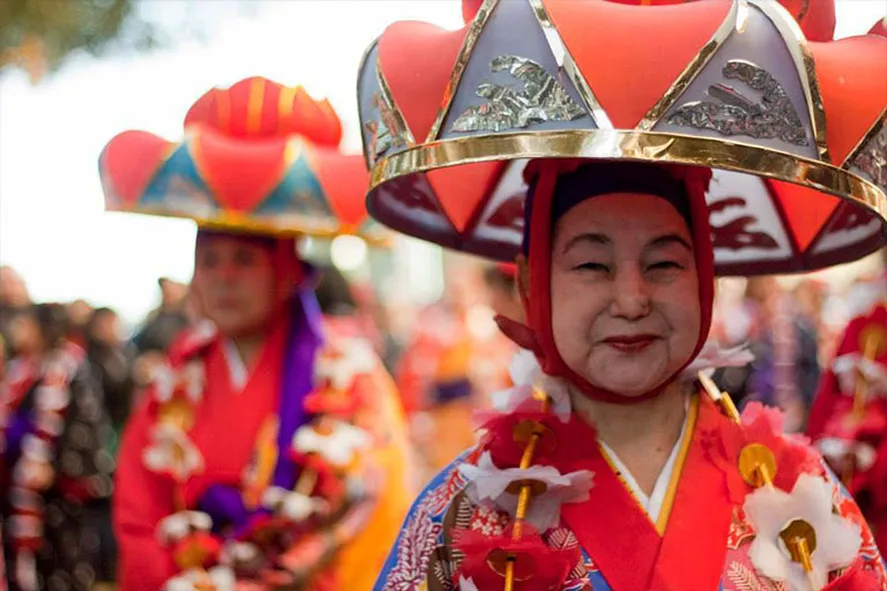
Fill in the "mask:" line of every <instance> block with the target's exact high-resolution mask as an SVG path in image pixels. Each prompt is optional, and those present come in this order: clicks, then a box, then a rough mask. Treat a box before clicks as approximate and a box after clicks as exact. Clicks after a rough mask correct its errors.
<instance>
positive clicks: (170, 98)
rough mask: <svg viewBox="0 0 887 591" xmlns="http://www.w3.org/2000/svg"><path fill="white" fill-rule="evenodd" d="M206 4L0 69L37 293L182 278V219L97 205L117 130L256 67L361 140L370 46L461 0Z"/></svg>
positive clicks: (19, 212)
mask: <svg viewBox="0 0 887 591" xmlns="http://www.w3.org/2000/svg"><path fill="white" fill-rule="evenodd" d="M506 1H507V0H506ZM201 4H202V6H201V8H200V10H199V18H201V19H202V20H201V25H202V27H203V30H204V31H205V33H206V34H205V35H204V37H203V39H202V40H193V39H191V40H186V41H183V42H180V43H177V44H176V45H175V46H174V47H172V48H169V49H163V50H157V51H152V52H150V53H147V54H129V53H127V54H121V55H116V56H111V57H105V58H102V59H93V58H88V57H78V58H75V59H73V60H71V61H70V62H69V63H68V64H67V65H66V66H65V67H63V68H62V70H60V71H59V72H58V73H56V74H53V75H52V76H50V77H48V78H47V79H46V80H45V81H43V82H42V83H40V84H39V85H37V86H32V85H31V84H30V83H29V82H28V79H27V77H26V76H25V75H24V74H22V73H20V72H16V71H11V72H7V73H4V74H3V75H2V76H0V264H9V265H12V266H13V267H14V268H16V269H17V270H18V271H19V272H20V273H21V274H22V275H23V276H24V278H25V280H26V282H27V283H28V286H29V289H30V290H31V294H32V296H33V297H34V298H35V299H36V300H38V301H69V300H71V299H74V298H78V297H82V298H84V299H86V300H87V301H89V302H91V303H93V304H94V305H110V306H112V307H114V308H115V309H117V310H118V311H120V312H121V313H122V315H123V316H124V317H125V318H127V319H129V320H130V321H132V320H135V319H138V318H139V317H141V316H142V315H144V314H145V313H146V312H147V311H148V310H150V308H151V307H153V305H154V304H155V303H156V297H157V290H156V280H157V278H158V277H160V276H168V277H172V278H174V279H178V280H181V281H187V280H188V279H189V278H190V275H191V271H192V253H193V243H194V227H193V225H192V224H191V223H190V222H188V221H184V220H168V219H156V218H150V217H146V216H135V215H131V214H120V213H104V212H103V211H102V193H101V186H100V183H99V177H98V174H97V159H98V155H99V153H100V152H101V150H102V148H103V147H104V145H105V144H106V143H107V141H108V140H110V139H111V138H112V137H113V136H114V135H115V134H117V133H119V132H121V131H123V130H125V129H143V130H148V131H151V132H153V133H155V134H157V135H160V136H163V137H166V138H168V139H176V138H179V137H180V136H181V132H182V127H181V125H182V119H183V117H184V114H185V112H186V111H187V110H188V108H189V107H190V106H191V104H193V102H194V101H195V100H196V99H197V98H198V97H199V96H200V95H202V94H203V93H204V92H206V91H207V90H208V89H210V88H211V87H213V86H228V85H230V84H232V83H234V82H236V81H237V80H240V79H242V78H246V77H248V76H254V75H260V76H265V77H267V78H271V79H273V80H276V81H278V82H281V83H283V84H287V85H290V86H293V85H297V84H301V85H303V86H305V87H306V89H307V90H308V91H309V92H310V93H311V94H312V95H313V96H314V97H315V98H323V97H327V98H329V99H330V101H331V103H332V104H333V106H334V107H335V109H336V110H337V112H338V113H339V116H340V118H341V119H342V121H343V126H344V129H345V140H344V144H343V146H344V147H345V148H347V149H350V150H353V151H359V150H360V137H359V134H358V130H357V127H358V123H357V112H356V111H357V107H356V97H355V84H356V83H355V80H356V74H357V67H358V64H359V61H360V58H361V56H362V54H363V51H364V49H365V48H366V47H367V45H369V43H370V42H371V41H372V40H373V39H374V38H375V37H376V36H377V35H378V34H379V33H381V31H382V30H384V28H385V26H386V25H387V24H389V23H391V22H393V21H396V20H422V21H427V22H432V23H435V24H438V25H440V26H442V27H445V28H449V29H454V28H457V27H460V26H461V25H462V15H461V6H460V2H459V1H458V0H393V1H384V2H382V1H375V0H350V1H349V0H271V1H267V2H266V1H259V0H255V5H256V6H254V7H252V8H251V10H250V11H249V13H248V14H247V15H243V14H240V13H238V11H237V10H233V9H232V8H231V5H227V3H226V2H223V1H221V0H214V1H213V2H212V3H205V4H203V3H201ZM148 6H149V8H150V9H151V10H152V11H159V12H157V13H156V14H155V15H154V16H158V15H159V17H160V18H161V19H162V18H164V15H167V16H169V17H170V18H172V17H178V18H181V15H182V14H187V12H186V10H187V3H185V2H180V1H177V0H163V1H162V2H161V1H160V0H155V1H152V2H149V3H148ZM210 7H213V8H212V9H210ZM216 7H217V8H216ZM837 10H838V30H837V36H838V37H844V36H848V35H852V34H859V33H864V32H865V31H867V30H868V29H869V28H870V27H871V26H872V24H874V22H875V21H876V20H877V19H878V18H881V17H884V16H885V15H887V3H884V2H882V1H881V0H838V1H837ZM424 248H425V250H423V247H421V246H417V245H415V244H413V245H411V246H410V247H409V248H408V249H406V250H405V252H406V254H405V256H406V257H407V259H405V260H406V261H407V262H408V264H411V265H412V267H413V269H416V268H421V267H422V261H423V260H427V257H428V256H430V255H429V254H428V253H429V252H430V251H429V250H427V247H424Z"/></svg>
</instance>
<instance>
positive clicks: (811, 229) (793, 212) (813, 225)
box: [767, 180, 839, 252]
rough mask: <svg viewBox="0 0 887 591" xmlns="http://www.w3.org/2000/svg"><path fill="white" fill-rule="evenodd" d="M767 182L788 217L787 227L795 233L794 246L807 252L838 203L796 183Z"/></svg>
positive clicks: (771, 192)
mask: <svg viewBox="0 0 887 591" xmlns="http://www.w3.org/2000/svg"><path fill="white" fill-rule="evenodd" d="M767 182H768V183H769V184H770V194H771V195H773V196H774V199H776V200H778V204H777V205H778V207H779V208H780V209H781V210H782V212H783V214H784V215H785V217H786V222H787V224H786V226H787V227H788V228H789V229H790V231H791V232H792V233H793V234H794V237H795V244H797V245H798V248H800V250H801V251H802V252H803V251H805V250H806V249H807V247H808V246H810V243H811V242H812V241H813V239H814V238H816V236H817V235H818V234H819V233H820V231H821V230H822V227H823V226H824V225H825V223H826V222H827V221H828V219H829V216H831V215H832V212H834V211H835V208H836V207H837V206H838V203H839V202H838V201H836V200H834V199H828V198H824V197H823V196H822V194H821V193H819V192H818V191H815V190H813V189H810V188H807V187H802V186H800V185H796V184H794V183H785V182H782V181H772V180H771V181H767Z"/></svg>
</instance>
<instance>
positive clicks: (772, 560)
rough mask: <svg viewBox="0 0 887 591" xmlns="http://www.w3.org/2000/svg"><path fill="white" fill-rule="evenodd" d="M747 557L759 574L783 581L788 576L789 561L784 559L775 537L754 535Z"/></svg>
mask: <svg viewBox="0 0 887 591" xmlns="http://www.w3.org/2000/svg"><path fill="white" fill-rule="evenodd" d="M748 557H749V559H750V560H751V562H752V564H753V565H754V567H755V570H757V571H758V572H759V573H760V574H762V575H764V576H765V577H768V578H771V579H773V580H775V581H785V580H787V579H788V577H789V565H790V564H791V561H787V560H786V559H785V555H784V554H783V550H782V548H780V546H779V544H777V543H776V539H775V538H764V537H763V536H761V535H757V536H755V539H754V540H753V541H752V543H751V546H749V549H748Z"/></svg>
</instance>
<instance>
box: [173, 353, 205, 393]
mask: <svg viewBox="0 0 887 591" xmlns="http://www.w3.org/2000/svg"><path fill="white" fill-rule="evenodd" d="M179 379H180V380H181V383H182V385H183V386H184V389H185V394H186V395H187V396H188V399H189V400H191V402H194V403H197V402H200V401H201V400H202V399H203V390H204V385H205V381H206V378H205V371H204V367H203V362H202V361H201V360H199V359H195V360H194V361H189V362H188V363H187V364H185V367H183V368H182V370H181V373H180V375H179Z"/></svg>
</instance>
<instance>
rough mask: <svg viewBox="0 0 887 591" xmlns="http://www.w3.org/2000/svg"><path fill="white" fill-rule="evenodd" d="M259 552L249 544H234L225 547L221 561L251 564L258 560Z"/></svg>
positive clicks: (254, 546) (253, 545) (256, 547)
mask: <svg viewBox="0 0 887 591" xmlns="http://www.w3.org/2000/svg"><path fill="white" fill-rule="evenodd" d="M260 554H261V550H259V547H258V546H256V545H255V544H253V543H251V542H234V543H232V544H230V545H228V546H226V547H225V551H224V552H223V559H224V560H229V561H233V562H240V563H243V562H251V561H253V560H256V559H257V558H259V555H260Z"/></svg>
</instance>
